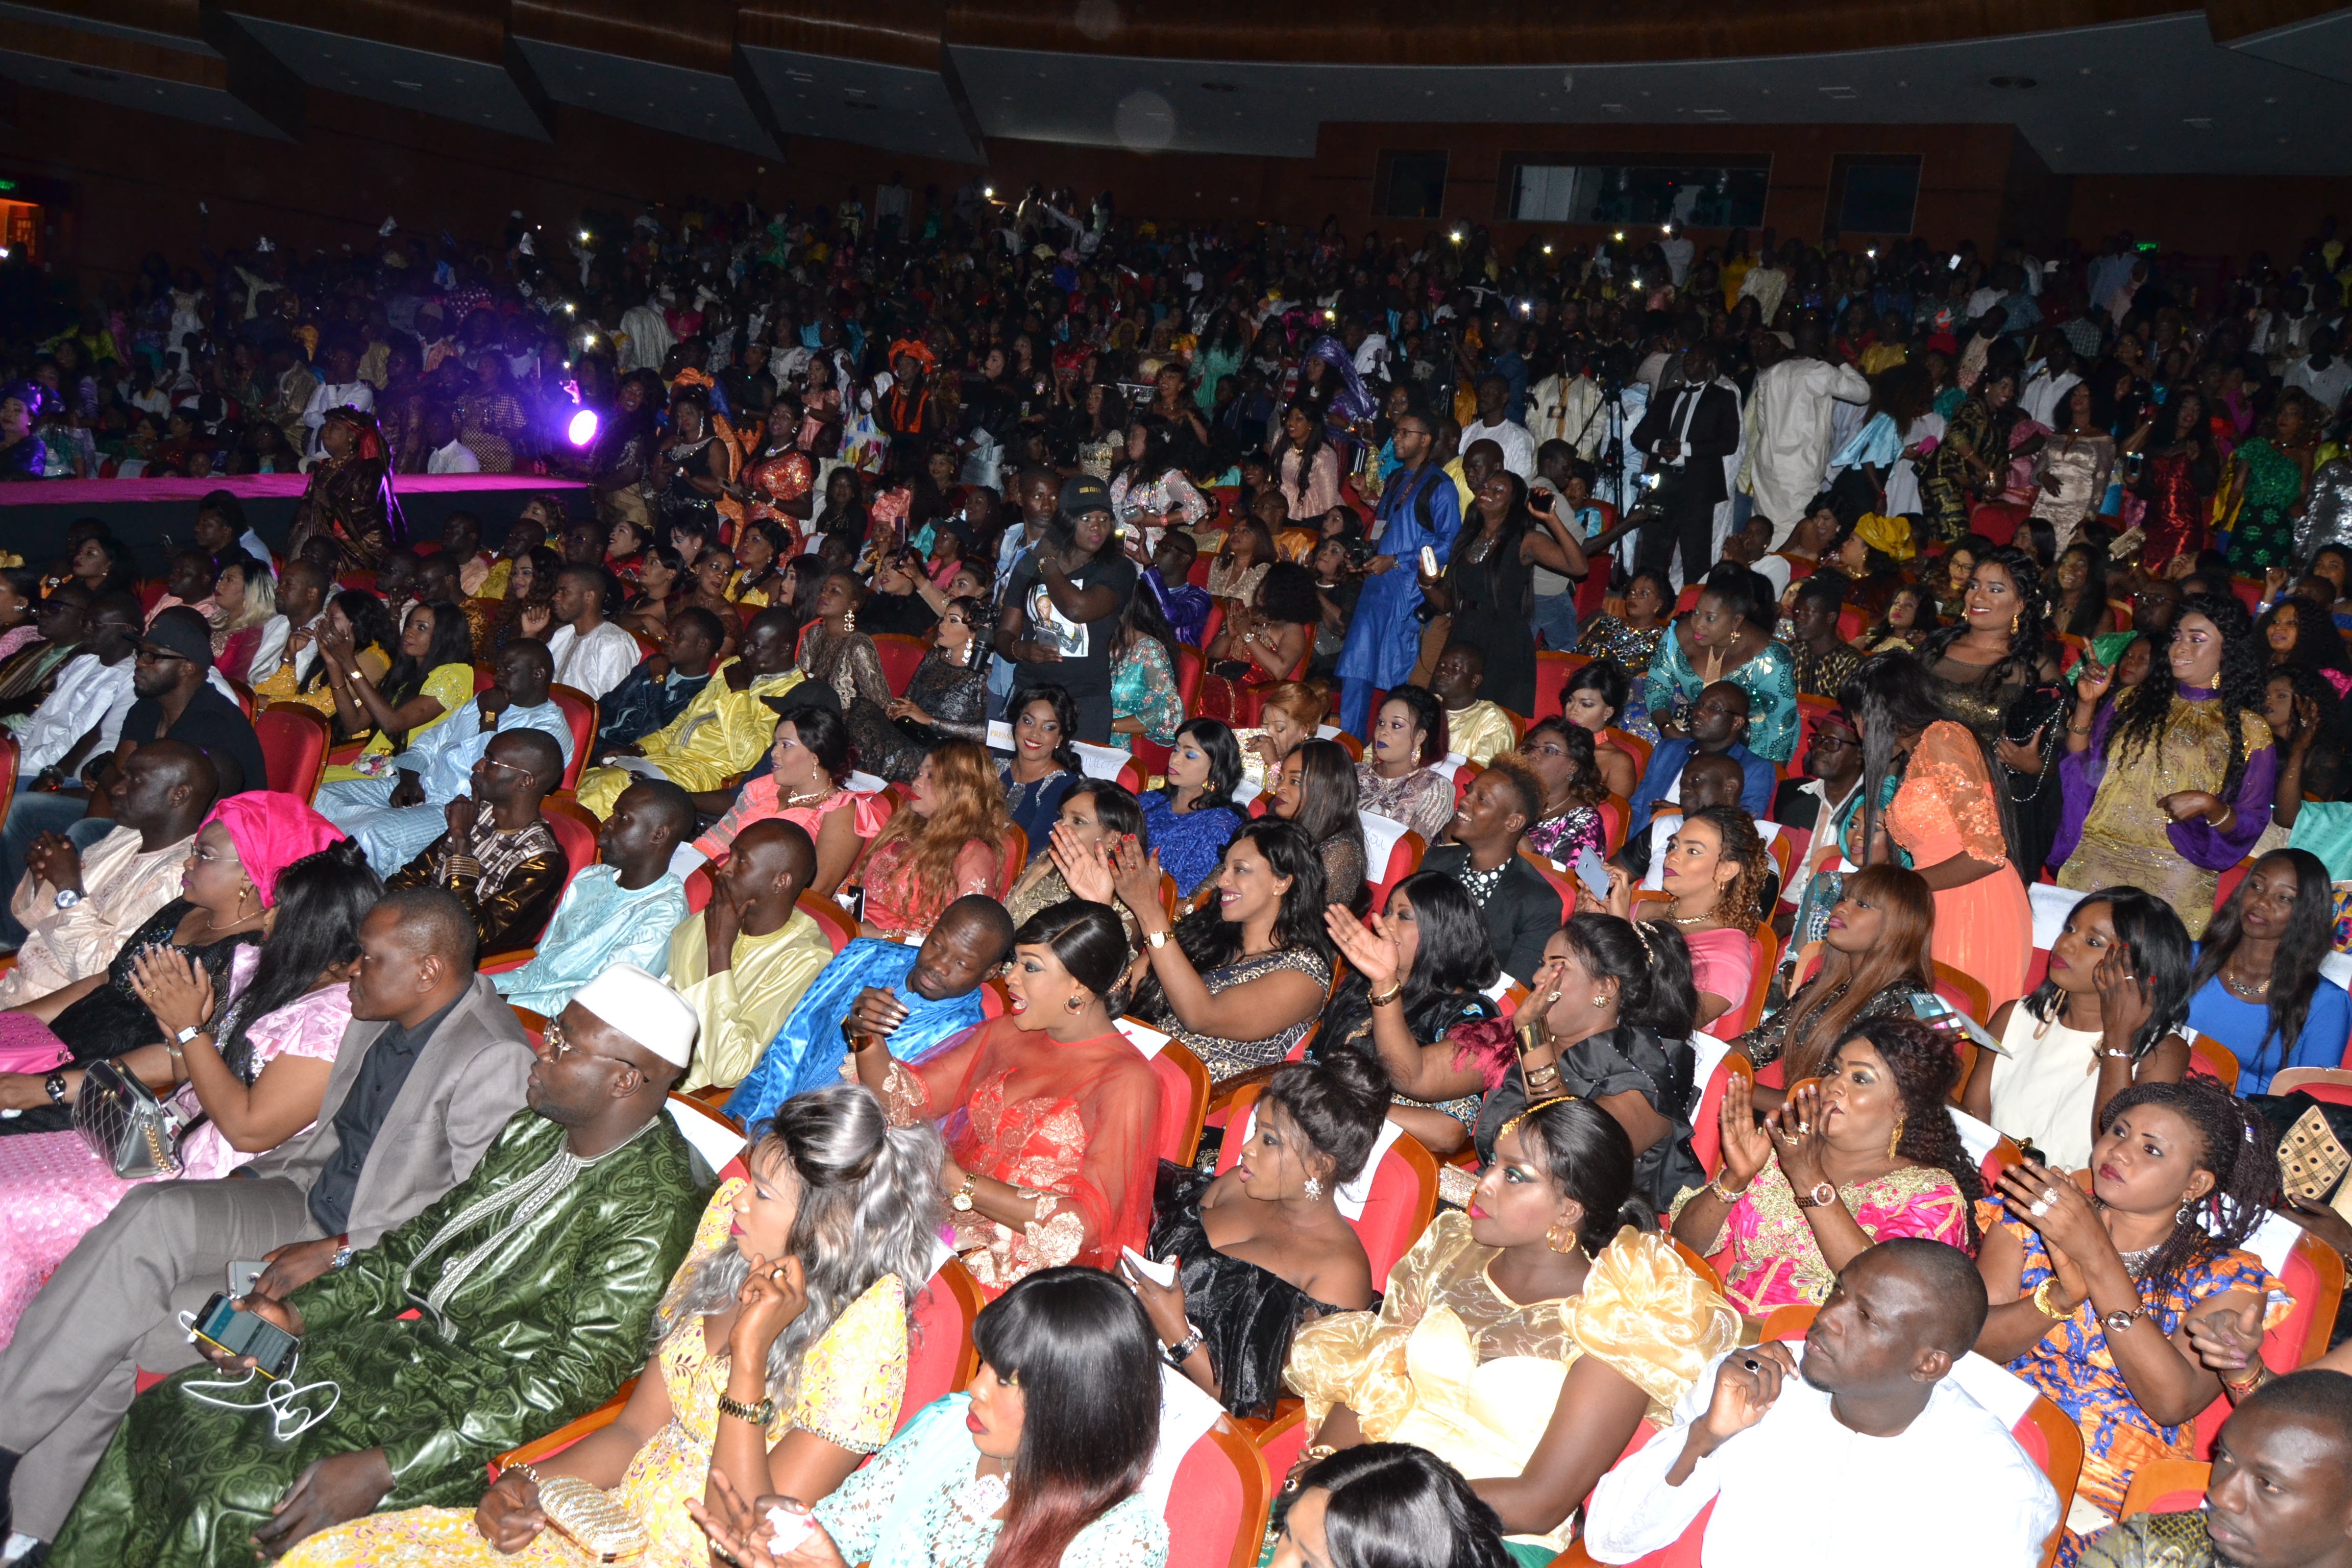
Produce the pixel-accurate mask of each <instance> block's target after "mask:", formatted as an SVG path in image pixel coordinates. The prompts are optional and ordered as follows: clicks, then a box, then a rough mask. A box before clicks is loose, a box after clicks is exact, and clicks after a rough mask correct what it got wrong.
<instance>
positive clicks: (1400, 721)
mask: <svg viewBox="0 0 2352 1568" xmlns="http://www.w3.org/2000/svg"><path fill="white" fill-rule="evenodd" d="M1444 756H1445V710H1444V707H1443V706H1442V705H1440V703H1439V702H1438V700H1437V697H1436V694H1435V693H1433V692H1432V691H1431V690H1430V689H1428V688H1427V687H1425V686H1399V687H1396V688H1394V689H1391V691H1390V692H1389V694H1388V695H1387V696H1386V697H1385V698H1383V699H1381V707H1380V711H1379V712H1377V713H1375V714H1374V715H1372V743H1371V744H1370V746H1368V747H1366V748H1365V751H1364V760H1363V761H1362V762H1360V763H1357V764H1356V795H1357V802H1358V806H1359V809H1360V810H1364V811H1369V812H1373V813H1376V814H1377V815H1379V816H1385V817H1387V818H1388V819H1389V820H1391V822H1402V823H1403V824H1404V825H1405V826H1407V827H1410V828H1411V829H1412V830H1413V831H1414V832H1415V833H1418V834H1420V835H1421V836H1422V837H1423V838H1426V839H1427V840H1429V841H1430V842H1431V843H1432V844H1434V843H1436V842H1437V838H1438V835H1440V834H1442V833H1444V831H1445V825H1446V824H1447V823H1449V822H1452V821H1453V820H1454V781H1453V780H1452V779H1451V778H1448V777H1447V776H1446V775H1445V774H1444V773H1439V772H1438V771H1437V770H1436V769H1435V768H1433V767H1432V766H1430V764H1431V763H1435V762H1440V761H1442V760H1444Z"/></svg>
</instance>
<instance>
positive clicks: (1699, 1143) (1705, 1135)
mask: <svg viewBox="0 0 2352 1568" xmlns="http://www.w3.org/2000/svg"><path fill="white" fill-rule="evenodd" d="M1735 1078H1738V1079H1745V1080H1747V1082H1748V1084H1749V1085H1751V1086H1752V1085H1753V1084H1754V1083H1755V1082H1756V1064H1755V1063H1753V1062H1751V1061H1749V1060H1748V1058H1746V1057H1745V1056H1743V1055H1741V1054H1740V1053H1739V1052H1738V1051H1732V1052H1729V1053H1728V1054H1727V1055H1726V1056H1725V1057H1724V1058H1723V1059H1722V1060H1721V1061H1719V1062H1717V1063H1716V1064H1715V1070H1714V1071H1713V1072H1710V1073H1708V1074H1707V1075H1706V1088H1705V1089H1702V1090H1700V1092H1699V1097H1698V1109H1697V1110H1695V1111H1693V1112H1692V1113H1691V1150H1692V1152H1694V1153H1696V1154H1697V1156H1698V1163H1699V1165H1700V1166H1701V1168H1703V1169H1705V1170H1706V1171H1707V1172H1708V1173H1713V1172H1714V1171H1715V1169H1716V1166H1717V1163H1718V1162H1719V1161H1721V1159H1722V1158H1723V1096H1724V1092H1725V1090H1727V1089H1729V1088H1730V1086H1731V1080H1732V1079H1735Z"/></svg>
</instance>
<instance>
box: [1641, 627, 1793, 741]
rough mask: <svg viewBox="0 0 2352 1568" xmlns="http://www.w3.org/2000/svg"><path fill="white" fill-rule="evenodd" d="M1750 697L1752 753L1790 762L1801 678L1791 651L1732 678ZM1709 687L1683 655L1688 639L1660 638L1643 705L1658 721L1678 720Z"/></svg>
mask: <svg viewBox="0 0 2352 1568" xmlns="http://www.w3.org/2000/svg"><path fill="white" fill-rule="evenodd" d="M1723 679H1726V680H1728V681H1729V682H1731V684H1732V685H1734V686H1737V687H1738V688H1739V689H1741V690H1742V691H1745V692H1746V693H1748V750H1749V751H1751V752H1755V753H1756V754H1757V755H1758V756H1759V757H1762V758H1763V759H1764V760H1765V761H1766V762H1768V763H1786V762H1787V761H1788V760H1789V759H1790V757H1792V756H1794V755H1795V754H1796V752H1797V677H1796V672H1795V670H1794V669H1793V668H1791V664H1790V657H1789V650H1788V649H1787V648H1786V647H1782V646H1781V645H1780V644H1779V643H1776V642H1768V643H1766V644H1765V645H1764V651H1763V652H1761V653H1759V654H1758V655H1757V656H1756V657H1755V658H1751V659H1749V660H1748V662H1747V663H1746V664H1743V665H1740V666H1739V667H1738V668H1736V669H1734V670H1732V671H1731V672H1730V673H1729V674H1728V675H1726V676H1725V677H1724V678H1723ZM1705 686H1706V681H1705V680H1704V679H1700V676H1699V673H1698V671H1696V670H1695V669H1693V668H1691V663H1690V660H1689V659H1688V658H1685V656H1684V654H1683V647H1682V639H1681V638H1679V637H1675V636H1674V634H1673V633H1672V632H1669V633H1668V634H1667V635H1666V636H1664V637H1660V638H1659V639H1658V651H1657V655H1656V657H1654V658H1652V659H1651V660H1650V669H1649V673H1648V674H1647V675H1646V676H1644V677H1643V680H1642V700H1643V707H1644V708H1646V709H1647V710H1649V713H1650V717H1651V718H1652V719H1654V720H1659V721H1664V720H1669V719H1674V718H1676V717H1678V716H1680V715H1682V714H1684V713H1686V712H1688V711H1689V710H1690V709H1691V706H1692V705H1693V704H1694V703H1696V702H1697V700H1698V694H1699V691H1700V689H1702V688H1703V687H1705Z"/></svg>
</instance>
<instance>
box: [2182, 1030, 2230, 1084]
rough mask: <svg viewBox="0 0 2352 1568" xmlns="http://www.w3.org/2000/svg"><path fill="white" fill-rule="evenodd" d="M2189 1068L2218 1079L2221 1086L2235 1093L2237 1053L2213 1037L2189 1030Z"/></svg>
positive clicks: (2191, 1070)
mask: <svg viewBox="0 0 2352 1568" xmlns="http://www.w3.org/2000/svg"><path fill="white" fill-rule="evenodd" d="M2189 1071H2190V1072H2201V1073H2203V1074H2205V1075H2206V1076H2207V1077H2209V1078H2215V1079H2220V1080H2221V1087H2222V1088H2224V1089H2229V1090H2230V1091H2231V1093H2235V1092H2236V1091H2237V1088H2238V1053H2237V1052H2235V1051H2233V1050H2231V1048H2230V1047H2227V1046H2225V1045H2223V1044H2222V1043H2221V1041H2219V1040H2217V1039H2215V1038H2213V1037H2212V1036H2210V1035H2200V1034H2198V1033H2195V1032H2194V1031H2191V1032H2190V1034H2189Z"/></svg>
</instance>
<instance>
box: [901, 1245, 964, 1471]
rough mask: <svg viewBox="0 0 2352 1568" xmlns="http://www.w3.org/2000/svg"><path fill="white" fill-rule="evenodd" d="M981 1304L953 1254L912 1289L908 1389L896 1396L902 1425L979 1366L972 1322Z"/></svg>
mask: <svg viewBox="0 0 2352 1568" xmlns="http://www.w3.org/2000/svg"><path fill="white" fill-rule="evenodd" d="M982 1305H984V1303H983V1302H982V1300H981V1294H980V1284H979V1282H978V1281H977V1280H975V1279H972V1277H971V1271H970V1270H968V1269H966V1268H964V1266H963V1264H962V1263H961V1262H960V1261H959V1260H957V1259H955V1258H949V1259H948V1260H947V1262H946V1263H945V1264H943V1265H942V1266H941V1267H940V1271H939V1272H938V1273H937V1274H934V1275H932V1276H931V1278H930V1282H929V1284H927V1285H925V1286H924V1287H923V1288H922V1289H919V1290H918V1291H916V1292H915V1300H914V1303H913V1306H914V1312H913V1321H912V1324H911V1325H910V1327H909V1328H908V1334H907V1392H906V1394H905V1395H904V1396H903V1397H902V1398H901V1399H900V1400H899V1401H898V1426H899V1427H900V1428H901V1429H903V1428H904V1427H905V1426H906V1425H907V1423H908V1422H909V1421H911V1420H913V1419H914V1418H915V1413H916V1412H917V1411H919V1410H920V1409H922V1408H923V1407H924V1406H925V1405H929V1404H930V1403H931V1402H932V1401H933V1400H936V1399H939V1398H941V1397H943V1396H944V1395H947V1394H953V1393H955V1392H957V1391H958V1390H959V1389H961V1388H963V1387H964V1386H965V1385H966V1384H970V1383H971V1379H972V1374H973V1373H976V1372H978V1371H979V1370H980V1352H979V1351H977V1350H975V1349H973V1348H972V1342H971V1321H972V1320H973V1319H974V1318H977V1317H978V1316H980V1309H981V1308H982Z"/></svg>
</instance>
